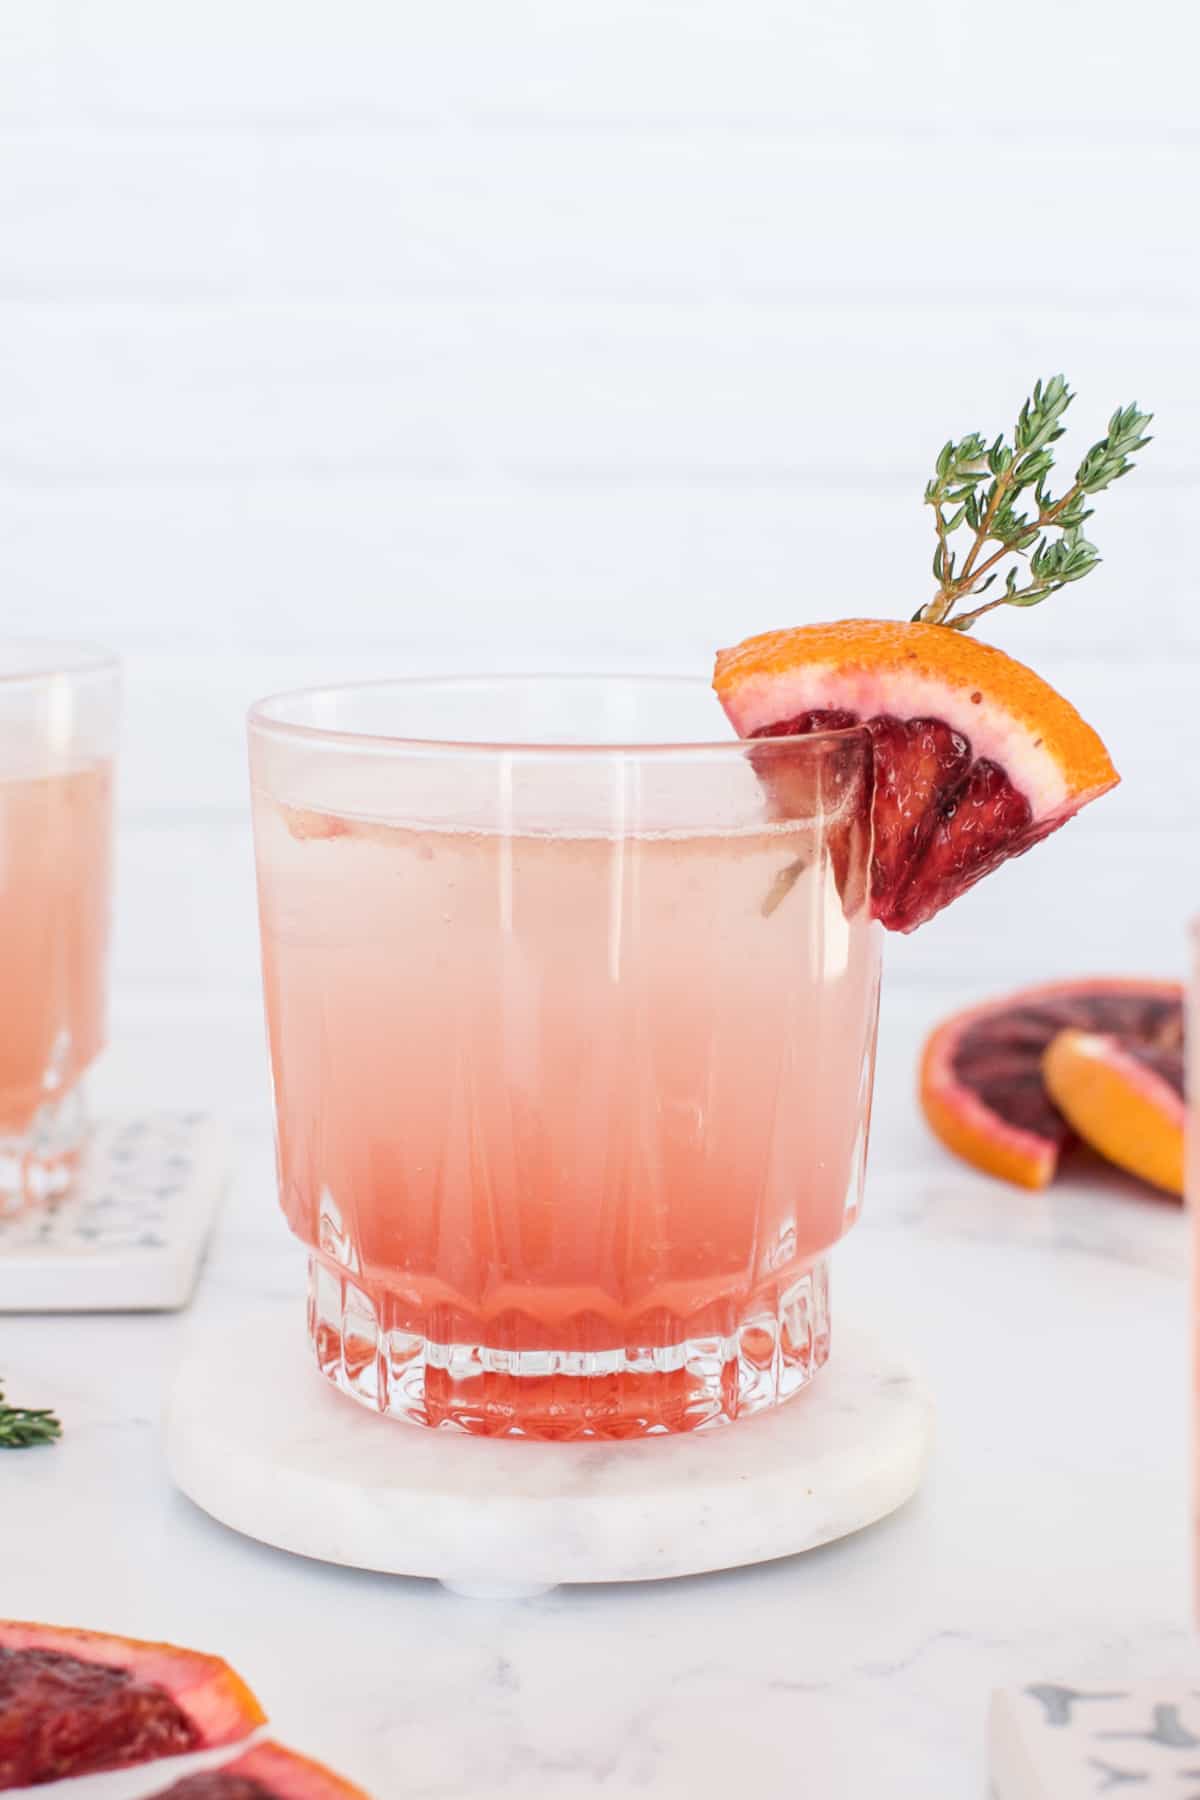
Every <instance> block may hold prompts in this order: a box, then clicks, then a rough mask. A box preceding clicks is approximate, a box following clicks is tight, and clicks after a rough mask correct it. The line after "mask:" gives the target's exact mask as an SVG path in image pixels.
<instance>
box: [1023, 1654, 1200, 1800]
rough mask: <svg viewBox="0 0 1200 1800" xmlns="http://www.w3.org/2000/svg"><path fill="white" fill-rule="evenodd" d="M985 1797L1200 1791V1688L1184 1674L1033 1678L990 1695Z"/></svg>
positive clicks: (1149, 1799) (1066, 1798) (1035, 1799)
mask: <svg viewBox="0 0 1200 1800" xmlns="http://www.w3.org/2000/svg"><path fill="white" fill-rule="evenodd" d="M988 1768H989V1774H990V1777H991V1791H992V1795H993V1800H1083V1797H1084V1796H1087V1797H1088V1800H1090V1797H1091V1796H1092V1795H1093V1794H1111V1793H1121V1794H1124V1793H1125V1792H1126V1790H1127V1789H1132V1790H1133V1791H1134V1792H1135V1793H1136V1795H1137V1800H1159V1797H1160V1796H1161V1800H1166V1797H1167V1796H1168V1795H1169V1796H1170V1800H1200V1690H1197V1688H1196V1686H1195V1684H1194V1683H1192V1682H1186V1681H1178V1682H1169V1681H1158V1682H1155V1683H1154V1684H1153V1685H1152V1686H1149V1685H1144V1684H1139V1685H1138V1686H1136V1687H1130V1686H1128V1685H1125V1684H1123V1683H1121V1682H1119V1681H1118V1682H1114V1683H1113V1684H1112V1685H1106V1684H1105V1683H1103V1682H1098V1681H1094V1682H1080V1683H1078V1684H1076V1685H1072V1684H1071V1683H1064V1682H1057V1681H1034V1682H1030V1683H1029V1685H1028V1686H1026V1687H1020V1688H1004V1689H1002V1690H1001V1691H1000V1692H998V1693H996V1694H994V1695H993V1696H992V1706H991V1713H990V1716H989V1719H988Z"/></svg>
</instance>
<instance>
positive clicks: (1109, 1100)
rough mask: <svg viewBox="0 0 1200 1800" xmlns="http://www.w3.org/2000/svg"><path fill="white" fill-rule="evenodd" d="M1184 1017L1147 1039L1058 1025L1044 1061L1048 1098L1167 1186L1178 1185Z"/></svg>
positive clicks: (1126, 1163)
mask: <svg viewBox="0 0 1200 1800" xmlns="http://www.w3.org/2000/svg"><path fill="white" fill-rule="evenodd" d="M1182 1027H1183V1018H1182V1011H1181V1010H1180V1011H1178V1012H1177V1013H1176V1014H1175V1016H1174V1017H1173V1018H1169V1019H1167V1020H1166V1021H1165V1022H1164V1028H1163V1030H1162V1031H1160V1032H1159V1034H1158V1035H1157V1037H1156V1038H1155V1039H1154V1040H1152V1041H1150V1042H1133V1041H1129V1040H1126V1039H1122V1038H1119V1037H1114V1036H1112V1035H1111V1034H1110V1033H1106V1032H1095V1031H1060V1032H1059V1034H1058V1036H1057V1037H1056V1038H1054V1039H1052V1041H1051V1043H1050V1047H1049V1049H1048V1050H1047V1051H1046V1055H1045V1058H1044V1059H1043V1063H1042V1072H1043V1074H1044V1076H1045V1080H1046V1087H1047V1090H1048V1091H1049V1094H1050V1098H1051V1099H1052V1100H1053V1101H1054V1104H1055V1105H1056V1106H1057V1107H1058V1110H1059V1112H1060V1113H1061V1114H1062V1115H1063V1117H1064V1119H1066V1121H1067V1123H1068V1125H1070V1126H1071V1127H1072V1129H1073V1130H1074V1131H1076V1132H1078V1134H1079V1136H1080V1137H1081V1138H1082V1139H1083V1140H1084V1142H1085V1143H1087V1144H1090V1145H1091V1147H1092V1149H1093V1150H1098V1151H1099V1153H1100V1155H1101V1156H1105V1157H1107V1158H1108V1160H1109V1162H1111V1163H1115V1164H1116V1165H1117V1167H1118V1168H1119V1169H1127V1170H1128V1171H1129V1173H1130V1174H1131V1175H1138V1176H1140V1177H1141V1179H1142V1180H1143V1181H1148V1182H1149V1183H1150V1185H1151V1186H1152V1187H1158V1188H1164V1189H1165V1190H1166V1192H1167V1193H1168V1194H1179V1195H1182V1193H1183V1133H1184V1121H1185V1109H1184V1100H1183V1030H1182Z"/></svg>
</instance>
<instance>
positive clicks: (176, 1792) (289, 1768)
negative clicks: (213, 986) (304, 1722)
mask: <svg viewBox="0 0 1200 1800" xmlns="http://www.w3.org/2000/svg"><path fill="white" fill-rule="evenodd" d="M155 1800H371V1796H370V1795H369V1794H367V1793H365V1792H364V1791H363V1789H362V1788H359V1787H355V1786H354V1785H353V1783H352V1782H349V1781H345V1780H343V1778H342V1777H341V1776H340V1775H335V1774H334V1773H333V1771H332V1769H326V1768H324V1767H323V1766H322V1764H321V1763H316V1762H311V1761H310V1760H309V1759H308V1757H306V1756H297V1755H296V1753H295V1751H294V1750H285V1749H284V1748H283V1746H282V1744H255V1746H254V1748H253V1750H248V1751H247V1752H246V1754H245V1755H244V1756H239V1757H238V1759H237V1761H236V1762H232V1763H227V1764H226V1765H225V1767H224V1768H223V1769H207V1770H205V1771H204V1773H203V1774H200V1775H185V1776H184V1778H183V1780H182V1781H177V1782H176V1783H175V1785H174V1787H170V1788H167V1789H165V1791H164V1792H163V1793H162V1794H159V1795H157V1796H155Z"/></svg>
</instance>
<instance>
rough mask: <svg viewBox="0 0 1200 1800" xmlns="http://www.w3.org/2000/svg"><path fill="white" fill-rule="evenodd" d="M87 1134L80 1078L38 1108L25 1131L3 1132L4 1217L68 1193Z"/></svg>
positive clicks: (0, 1206)
mask: <svg viewBox="0 0 1200 1800" xmlns="http://www.w3.org/2000/svg"><path fill="white" fill-rule="evenodd" d="M86 1137H87V1113H86V1110H85V1108H84V1102H83V1084H82V1082H77V1083H76V1084H75V1086H74V1087H73V1088H72V1089H71V1090H70V1092H69V1093H67V1094H63V1095H61V1096H59V1097H57V1098H55V1099H53V1100H47V1101H46V1103H45V1104H44V1105H43V1106H40V1107H39V1108H38V1110H37V1112H36V1113H35V1115H34V1117H33V1119H32V1120H31V1121H30V1124H29V1126H28V1128H27V1129H26V1130H25V1131H23V1132H20V1133H17V1132H5V1131H0V1217H3V1216H4V1215H5V1214H11V1213H17V1212H21V1211H22V1210H23V1209H24V1208H25V1207H26V1206H36V1205H38V1204H39V1202H41V1201H43V1200H52V1199H54V1198H55V1197H56V1196H58V1195H59V1194H65V1193H66V1191H67V1189H68V1188H69V1187H70V1185H71V1182H72V1180H73V1179H74V1175H75V1170H76V1168H77V1166H78V1163H79V1152H80V1151H81V1150H82V1148H83V1144H84V1141H85V1139H86Z"/></svg>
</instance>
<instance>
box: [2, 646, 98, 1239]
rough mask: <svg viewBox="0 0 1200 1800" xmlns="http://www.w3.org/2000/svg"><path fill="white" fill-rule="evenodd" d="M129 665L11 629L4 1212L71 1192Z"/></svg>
mask: <svg viewBox="0 0 1200 1800" xmlns="http://www.w3.org/2000/svg"><path fill="white" fill-rule="evenodd" d="M119 685H120V683H119V672H118V668H117V664H116V662H115V660H114V659H113V658H112V657H111V656H109V654H108V653H107V652H106V651H104V650H99V649H95V648H93V647H91V646H88V645H82V644H78V645H72V644H55V643H44V644H42V643H7V644H4V643H0V978H2V980H3V984H4V1000H5V1008H4V1029H3V1032H2V1033H0V1212H6V1211H13V1210H15V1209H17V1208H19V1207H22V1206H24V1205H26V1204H28V1203H30V1202H34V1201H38V1200H43V1199H46V1198H47V1197H49V1196H51V1195H54V1194H58V1193H62V1192H63V1191H64V1190H65V1188H66V1187H67V1186H68V1185H69V1183H70V1180H71V1174H72V1171H73V1168H74V1165H75V1160H76V1157H77V1155H78V1152H79V1149H80V1147H81V1145H82V1142H83V1136H84V1110H83V1089H82V1081H83V1076H84V1073H85V1071H86V1070H87V1069H88V1067H89V1066H90V1064H91V1063H92V1062H93V1061H94V1059H95V1058H96V1056H97V1055H98V1053H99V1051H100V1049H101V1047H102V1045H103V1042H104V1031H105V1006H106V987H107V982H106V975H107V958H108V933H109V910H110V887H111V865H112V807H113V757H114V754H115V750H116V733H117V714H118V698H119Z"/></svg>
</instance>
